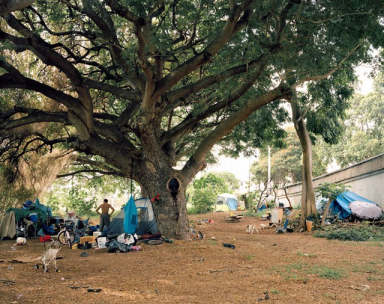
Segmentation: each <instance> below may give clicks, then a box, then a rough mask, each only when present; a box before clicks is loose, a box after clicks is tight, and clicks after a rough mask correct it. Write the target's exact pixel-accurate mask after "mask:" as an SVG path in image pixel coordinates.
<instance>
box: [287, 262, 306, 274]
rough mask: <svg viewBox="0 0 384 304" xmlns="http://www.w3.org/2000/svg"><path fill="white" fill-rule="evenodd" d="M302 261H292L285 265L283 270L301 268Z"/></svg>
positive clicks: (289, 270)
mask: <svg viewBox="0 0 384 304" xmlns="http://www.w3.org/2000/svg"><path fill="white" fill-rule="evenodd" d="M303 267H304V266H303V263H301V262H298V263H293V264H289V265H286V266H285V270H286V271H288V272H291V271H292V270H293V269H294V270H301V269H303Z"/></svg>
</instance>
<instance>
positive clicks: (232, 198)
mask: <svg viewBox="0 0 384 304" xmlns="http://www.w3.org/2000/svg"><path fill="white" fill-rule="evenodd" d="M238 204H239V201H238V200H237V197H236V195H234V194H229V193H223V194H219V195H218V196H217V198H216V202H215V206H214V209H213V211H232V210H237V206H238Z"/></svg>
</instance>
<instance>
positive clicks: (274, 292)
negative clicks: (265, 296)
mask: <svg viewBox="0 0 384 304" xmlns="http://www.w3.org/2000/svg"><path fill="white" fill-rule="evenodd" d="M269 292H270V293H271V294H274V295H277V294H279V293H280V291H278V290H276V289H271V290H270V291H269Z"/></svg>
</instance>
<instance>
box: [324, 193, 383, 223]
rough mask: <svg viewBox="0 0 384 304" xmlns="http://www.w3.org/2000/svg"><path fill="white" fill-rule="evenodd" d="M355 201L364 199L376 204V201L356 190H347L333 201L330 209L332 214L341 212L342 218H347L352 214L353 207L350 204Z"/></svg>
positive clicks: (340, 216)
mask: <svg viewBox="0 0 384 304" xmlns="http://www.w3.org/2000/svg"><path fill="white" fill-rule="evenodd" d="M353 201H363V202H367V203H372V204H375V203H374V202H372V201H370V200H368V199H366V198H364V197H362V196H360V195H357V194H356V193H354V192H351V191H346V192H343V193H342V194H339V195H338V196H337V197H336V199H335V200H333V202H332V203H331V205H330V207H329V209H330V213H331V215H336V214H339V218H340V219H346V218H348V217H349V216H350V215H351V208H350V207H349V204H350V203H351V202H353Z"/></svg>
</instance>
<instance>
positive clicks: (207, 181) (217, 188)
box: [188, 172, 239, 213]
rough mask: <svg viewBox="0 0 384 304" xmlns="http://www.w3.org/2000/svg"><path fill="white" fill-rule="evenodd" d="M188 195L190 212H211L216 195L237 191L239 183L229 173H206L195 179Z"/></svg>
mask: <svg viewBox="0 0 384 304" xmlns="http://www.w3.org/2000/svg"><path fill="white" fill-rule="evenodd" d="M192 185H193V187H190V189H189V191H188V192H189V194H190V200H191V203H192V206H193V210H192V212H194V213H206V212H210V211H212V210H213V207H214V204H215V202H216V197H217V195H219V194H221V193H228V192H230V193H233V192H234V191H235V190H237V188H238V185H239V181H238V180H237V179H236V178H235V176H234V174H232V173H230V172H219V173H208V174H206V175H204V176H202V177H201V178H199V179H195V180H194V181H193V183H192Z"/></svg>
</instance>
